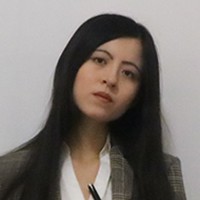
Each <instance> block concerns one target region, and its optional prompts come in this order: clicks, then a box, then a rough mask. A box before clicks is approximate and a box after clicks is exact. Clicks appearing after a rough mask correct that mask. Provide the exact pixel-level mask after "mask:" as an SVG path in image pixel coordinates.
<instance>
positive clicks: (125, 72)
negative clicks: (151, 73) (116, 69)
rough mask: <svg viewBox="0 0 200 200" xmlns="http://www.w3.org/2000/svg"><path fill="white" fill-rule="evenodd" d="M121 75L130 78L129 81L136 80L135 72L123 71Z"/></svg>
mask: <svg viewBox="0 0 200 200" xmlns="http://www.w3.org/2000/svg"><path fill="white" fill-rule="evenodd" d="M122 74H123V75H124V76H125V77H127V78H130V79H138V74H136V73H135V72H133V71H130V70H123V71H122Z"/></svg>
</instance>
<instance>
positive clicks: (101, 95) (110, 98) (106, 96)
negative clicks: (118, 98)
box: [94, 92, 113, 102]
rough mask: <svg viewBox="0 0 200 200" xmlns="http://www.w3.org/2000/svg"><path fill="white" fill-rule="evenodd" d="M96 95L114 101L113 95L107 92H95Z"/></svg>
mask: <svg viewBox="0 0 200 200" xmlns="http://www.w3.org/2000/svg"><path fill="white" fill-rule="evenodd" d="M94 96H97V97H100V98H101V99H102V100H104V101H107V102H113V99H112V97H111V96H110V95H109V94H108V93H106V92H95V93H94Z"/></svg>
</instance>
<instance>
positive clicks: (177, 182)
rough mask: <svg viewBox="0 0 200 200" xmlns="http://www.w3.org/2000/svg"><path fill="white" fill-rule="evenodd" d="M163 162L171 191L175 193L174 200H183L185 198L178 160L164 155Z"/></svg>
mask: <svg viewBox="0 0 200 200" xmlns="http://www.w3.org/2000/svg"><path fill="white" fill-rule="evenodd" d="M164 161H165V163H166V167H167V175H168V179H169V182H170V184H171V187H172V189H173V191H174V192H175V196H176V199H177V200H185V199H186V197H185V191H184V184H183V177H182V171H181V162H180V159H179V158H177V157H175V156H172V155H169V154H164Z"/></svg>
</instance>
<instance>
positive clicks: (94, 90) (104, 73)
mask: <svg viewBox="0 0 200 200" xmlns="http://www.w3.org/2000/svg"><path fill="white" fill-rule="evenodd" d="M141 54H142V47H141V42H140V40H138V39H134V38H119V39H115V40H111V41H109V42H106V43H104V44H102V45H101V46H99V47H98V48H97V49H96V50H95V51H94V52H93V53H92V55H91V56H90V58H89V59H88V60H87V61H86V62H85V63H84V64H83V65H82V66H81V67H80V69H79V71H78V73H77V76H76V79H75V83H74V88H73V96H74V100H75V103H76V105H77V107H78V108H79V110H80V111H81V113H82V117H81V120H80V123H79V125H78V126H77V127H76V128H75V129H74V130H73V135H75V136H74V137H73V138H72V139H71V141H70V144H69V147H70V150H71V158H72V163H73V167H74V172H75V174H76V177H77V180H78V182H79V185H80V188H81V190H82V193H83V196H84V198H85V199H88V198H89V195H90V194H89V191H88V188H87V185H88V184H89V183H94V181H95V178H96V175H97V173H98V169H99V164H100V163H99V153H100V151H101V149H102V148H103V146H104V144H105V141H106V138H107V133H108V131H107V123H108V122H110V121H113V120H115V119H117V118H119V117H120V116H121V115H122V114H123V113H125V112H126V111H127V109H128V108H129V107H130V106H131V105H132V102H133V101H134V99H135V97H136V95H137V92H138V89H139V79H140V70H141V65H142V60H141Z"/></svg>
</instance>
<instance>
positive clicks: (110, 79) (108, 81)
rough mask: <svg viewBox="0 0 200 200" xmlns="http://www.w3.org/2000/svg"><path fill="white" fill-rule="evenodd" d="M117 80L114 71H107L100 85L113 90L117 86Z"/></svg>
mask: <svg viewBox="0 0 200 200" xmlns="http://www.w3.org/2000/svg"><path fill="white" fill-rule="evenodd" d="M117 82H118V78H117V71H116V70H108V71H107V72H106V73H105V74H104V76H103V79H102V83H103V84H105V85H107V86H108V87H110V88H115V87H116V86H117Z"/></svg>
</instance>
